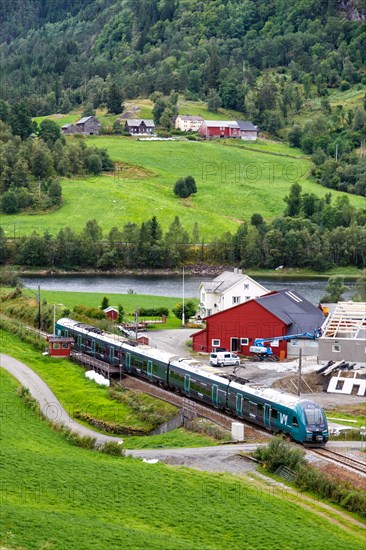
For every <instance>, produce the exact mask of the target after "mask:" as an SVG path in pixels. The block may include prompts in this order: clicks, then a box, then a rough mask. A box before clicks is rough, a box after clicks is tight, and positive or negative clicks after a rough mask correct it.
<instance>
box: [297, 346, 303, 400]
mask: <svg viewBox="0 0 366 550" xmlns="http://www.w3.org/2000/svg"><path fill="white" fill-rule="evenodd" d="M301 367H302V349H301V348H300V349H299V378H298V382H297V384H298V388H297V395H298V396H299V397H300V393H301V392H300V386H301Z"/></svg>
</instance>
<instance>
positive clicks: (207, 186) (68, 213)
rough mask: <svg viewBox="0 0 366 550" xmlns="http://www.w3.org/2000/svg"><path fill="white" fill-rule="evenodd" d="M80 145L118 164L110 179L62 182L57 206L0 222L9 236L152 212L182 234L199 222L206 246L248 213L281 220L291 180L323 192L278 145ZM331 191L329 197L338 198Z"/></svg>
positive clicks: (108, 141) (359, 202)
mask: <svg viewBox="0 0 366 550" xmlns="http://www.w3.org/2000/svg"><path fill="white" fill-rule="evenodd" d="M71 139H72V138H71ZM86 142H87V144H88V145H93V146H97V147H102V148H106V149H107V150H108V152H109V153H110V155H111V157H112V158H113V159H114V160H115V161H117V162H118V163H120V166H119V168H117V170H116V172H115V174H110V175H108V176H98V177H89V178H87V179H76V180H72V179H71V180H64V181H63V205H62V207H61V208H60V209H58V210H56V211H53V212H47V213H42V214H35V215H32V216H29V215H28V214H19V215H18V214H17V215H7V216H6V217H3V219H2V220H1V225H2V227H3V228H4V230H5V231H7V234H8V235H9V236H10V235H13V233H14V230H15V232H16V234H17V235H24V234H29V233H31V232H32V231H33V230H38V231H45V230H48V231H49V232H50V233H53V234H54V233H55V232H57V231H59V230H60V229H61V228H63V227H65V225H70V226H71V227H72V228H73V229H74V230H76V231H80V230H81V229H82V228H83V227H84V225H85V222H86V220H89V219H93V218H96V219H97V220H98V221H99V223H100V224H101V225H102V227H103V229H104V230H105V231H108V230H109V229H110V228H111V227H113V226H119V227H121V226H122V225H123V224H125V223H126V222H129V221H135V222H138V223H141V222H142V221H145V220H147V219H149V218H151V217H152V216H153V215H156V216H157V218H158V220H159V222H160V223H161V225H162V227H163V229H164V230H165V229H166V228H167V227H168V226H169V225H170V223H171V222H172V221H173V219H174V216H179V218H180V220H181V222H182V224H183V226H184V227H185V228H186V229H187V230H188V231H192V228H193V225H194V223H195V222H196V221H197V222H198V224H199V231H200V238H201V239H203V240H205V241H209V240H211V239H213V238H214V237H215V236H218V235H221V234H222V233H224V232H225V231H235V230H236V228H237V227H238V225H239V224H240V223H241V222H242V221H244V220H250V217H251V215H252V214H253V213H254V212H259V213H261V214H262V216H263V217H264V218H265V219H266V220H271V219H273V218H274V217H275V216H278V215H281V214H282V213H283V211H284V207H285V203H284V202H283V198H284V197H285V196H286V195H287V194H288V192H289V189H290V187H291V185H292V184H293V183H294V182H295V181H299V182H300V183H301V185H302V186H303V191H304V192H312V193H315V194H316V195H317V196H319V197H324V195H325V194H326V193H327V192H328V190H327V189H326V188H324V187H322V186H320V185H317V184H316V183H314V182H313V181H311V180H310V179H309V178H308V176H307V174H308V172H309V169H310V166H311V163H310V161H308V160H306V159H305V158H303V156H302V154H301V152H300V151H298V150H289V148H288V147H287V146H286V145H281V144H277V143H261V142H258V143H256V144H248V143H246V144H242V143H237V142H235V143H231V145H233V146H227V144H225V143H221V142H219V143H217V142H208V143H207V142H189V141H173V142H172V141H161V142H147V141H135V140H131V139H129V138H123V137H116V136H106V137H104V136H100V137H97V136H91V137H89V138H87V139H86ZM259 151H263V152H259ZM294 155H296V157H301V158H295V157H294ZM121 163H122V164H121ZM131 165H132V166H131ZM141 167H142V168H143V169H144V170H141ZM187 175H192V176H194V177H195V179H196V183H197V187H198V193H197V194H196V195H195V196H194V197H192V198H190V199H185V200H182V199H178V198H177V197H176V196H175V195H174V193H173V187H174V183H175V181H176V180H177V179H178V178H179V177H182V176H183V177H184V176H187ZM332 193H333V196H334V197H337V196H340V195H342V194H343V193H339V192H337V191H333V192H332ZM349 198H350V202H351V204H352V205H354V206H358V207H362V206H363V204H364V199H363V198H362V197H358V196H354V195H349ZM81 204H82V208H80V205H81Z"/></svg>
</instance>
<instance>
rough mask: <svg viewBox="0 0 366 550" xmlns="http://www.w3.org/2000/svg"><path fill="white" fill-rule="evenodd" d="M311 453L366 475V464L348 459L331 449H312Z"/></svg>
mask: <svg viewBox="0 0 366 550" xmlns="http://www.w3.org/2000/svg"><path fill="white" fill-rule="evenodd" d="M312 452H313V453H315V454H317V455H319V456H321V457H324V458H326V459H328V460H331V461H333V462H335V463H336V464H337V463H338V464H341V465H342V466H348V468H351V469H352V470H354V471H356V472H358V473H362V474H363V475H366V463H365V462H361V460H356V459H355V458H350V457H348V456H345V455H342V454H341V453H337V452H336V451H333V450H332V449H312Z"/></svg>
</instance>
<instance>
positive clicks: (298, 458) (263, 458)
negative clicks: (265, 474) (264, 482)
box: [253, 437, 306, 472]
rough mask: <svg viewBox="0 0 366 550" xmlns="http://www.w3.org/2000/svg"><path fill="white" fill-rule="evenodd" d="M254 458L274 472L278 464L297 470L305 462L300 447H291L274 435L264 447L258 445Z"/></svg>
mask: <svg viewBox="0 0 366 550" xmlns="http://www.w3.org/2000/svg"><path fill="white" fill-rule="evenodd" d="M253 456H254V458H256V459H257V460H259V461H260V462H262V464H263V465H264V466H265V468H266V469H267V470H268V471H269V472H275V471H276V470H277V469H278V468H279V467H280V466H287V468H290V469H291V470H295V471H296V470H297V469H298V468H299V467H300V466H301V465H303V464H305V463H306V461H305V453H304V451H302V450H301V449H293V448H292V447H291V445H290V444H289V443H288V442H287V441H284V440H283V439H282V438H281V437H274V438H273V439H271V441H270V442H269V444H268V445H266V446H265V447H258V449H257V450H256V451H255V453H254V455H253Z"/></svg>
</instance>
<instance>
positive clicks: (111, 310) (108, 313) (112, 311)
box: [103, 306, 119, 321]
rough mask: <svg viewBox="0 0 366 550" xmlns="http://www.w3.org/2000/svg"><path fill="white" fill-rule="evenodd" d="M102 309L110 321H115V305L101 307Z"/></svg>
mask: <svg viewBox="0 0 366 550" xmlns="http://www.w3.org/2000/svg"><path fill="white" fill-rule="evenodd" d="M103 311H104V313H105V314H106V317H108V319H110V320H111V321H117V319H118V316H119V311H118V309H117V308H116V307H112V306H109V307H106V308H105V309H103Z"/></svg>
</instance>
